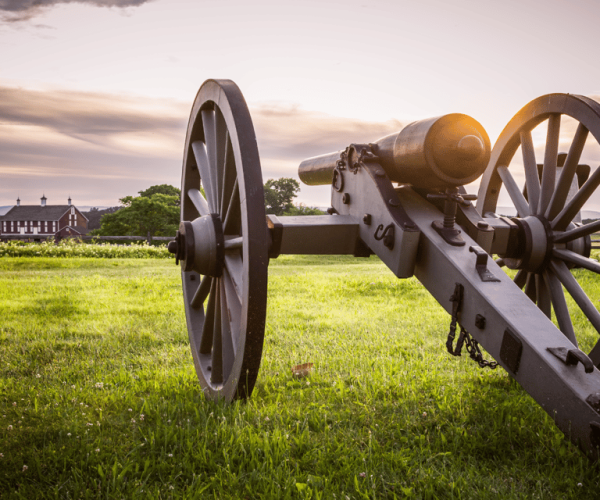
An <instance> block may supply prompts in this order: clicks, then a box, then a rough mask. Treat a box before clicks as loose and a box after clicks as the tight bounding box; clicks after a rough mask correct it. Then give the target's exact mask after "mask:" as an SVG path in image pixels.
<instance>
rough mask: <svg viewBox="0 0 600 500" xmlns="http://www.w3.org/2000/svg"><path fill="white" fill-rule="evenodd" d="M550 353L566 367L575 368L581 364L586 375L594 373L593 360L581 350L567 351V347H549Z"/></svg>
mask: <svg viewBox="0 0 600 500" xmlns="http://www.w3.org/2000/svg"><path fill="white" fill-rule="evenodd" d="M547 350H548V351H550V352H551V353H552V354H554V355H555V356H556V357H557V358H558V359H560V360H561V361H562V362H563V363H564V364H565V365H569V366H573V365H577V363H581V364H582V365H583V367H584V369H585V373H592V372H593V371H594V363H593V362H592V360H591V359H590V358H589V357H588V356H587V354H585V353H584V352H583V351H580V350H579V349H567V348H566V347H548V348H547Z"/></svg>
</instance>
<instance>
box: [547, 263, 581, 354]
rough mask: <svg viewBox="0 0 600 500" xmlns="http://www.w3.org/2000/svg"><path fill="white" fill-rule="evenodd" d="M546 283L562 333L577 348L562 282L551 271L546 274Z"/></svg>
mask: <svg viewBox="0 0 600 500" xmlns="http://www.w3.org/2000/svg"><path fill="white" fill-rule="evenodd" d="M544 281H545V282H546V286H547V287H548V290H549V292H550V297H551V299H552V306H553V307H554V313H555V314H556V320H557V321H558V327H559V328H560V331H561V332H563V333H564V334H565V336H566V337H567V338H568V339H569V340H570V341H571V342H572V343H573V344H574V345H575V346H577V338H576V337H575V330H573V323H572V321H571V315H570V314H569V308H568V307H567V301H566V300H565V294H564V292H563V288H562V285H561V284H560V281H559V280H558V278H557V277H556V276H555V275H554V274H553V273H552V272H551V271H545V272H544Z"/></svg>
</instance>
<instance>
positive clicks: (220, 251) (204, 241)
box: [168, 214, 225, 278]
mask: <svg viewBox="0 0 600 500" xmlns="http://www.w3.org/2000/svg"><path fill="white" fill-rule="evenodd" d="M168 248H169V252H171V253H173V254H175V258H176V259H177V260H176V264H178V263H179V261H181V267H182V269H183V271H185V272H189V271H196V272H197V273H199V274H202V275H206V276H212V277H213V278H218V277H220V276H221V274H222V273H223V266H224V262H225V240H224V236H223V224H222V223H221V218H220V217H219V216H218V215H217V214H210V215H206V216H204V217H198V218H197V219H195V220H193V221H191V222H188V221H182V222H181V223H180V224H179V230H178V231H177V234H176V236H175V240H173V241H171V242H170V243H169V247H168Z"/></svg>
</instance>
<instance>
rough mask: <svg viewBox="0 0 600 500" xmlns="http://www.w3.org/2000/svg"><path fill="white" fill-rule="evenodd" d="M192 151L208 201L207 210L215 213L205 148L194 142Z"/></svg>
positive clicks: (214, 195) (214, 198) (213, 193)
mask: <svg viewBox="0 0 600 500" xmlns="http://www.w3.org/2000/svg"><path fill="white" fill-rule="evenodd" d="M192 150H193V151H194V157H195V158H196V163H197V164H198V170H199V171H200V179H201V180H202V186H203V187H204V192H205V193H206V199H207V201H208V208H209V209H210V212H211V213H216V206H217V202H216V193H215V191H214V188H213V182H212V180H211V170H210V164H209V160H208V156H207V153H206V146H205V145H204V143H203V142H202V141H196V142H193V143H192Z"/></svg>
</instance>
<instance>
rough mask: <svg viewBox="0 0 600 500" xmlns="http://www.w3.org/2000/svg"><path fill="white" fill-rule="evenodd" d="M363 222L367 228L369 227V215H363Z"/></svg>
mask: <svg viewBox="0 0 600 500" xmlns="http://www.w3.org/2000/svg"><path fill="white" fill-rule="evenodd" d="M363 222H364V223H365V224H366V225H367V226H370V225H371V214H365V215H363Z"/></svg>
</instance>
